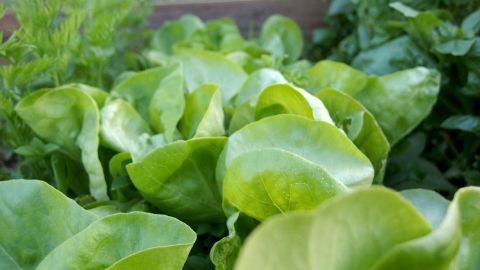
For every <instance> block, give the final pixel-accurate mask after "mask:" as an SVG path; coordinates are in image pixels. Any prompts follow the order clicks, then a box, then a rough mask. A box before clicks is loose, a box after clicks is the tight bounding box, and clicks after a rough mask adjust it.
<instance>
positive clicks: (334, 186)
mask: <svg viewBox="0 0 480 270" xmlns="http://www.w3.org/2000/svg"><path fill="white" fill-rule="evenodd" d="M346 190H347V188H346V186H345V185H343V184H342V183H341V182H339V181H337V180H336V179H334V178H333V177H332V176H330V175H329V174H328V173H327V172H326V171H325V169H323V168H322V167H321V166H320V165H317V164H315V163H314V162H311V161H309V160H306V159H304V158H302V157H300V156H299V155H296V154H292V153H290V152H287V151H285V150H281V149H278V148H265V149H261V150H256V151H249V152H246V153H243V154H241V155H239V156H238V157H237V158H235V159H234V160H233V161H232V163H231V164H230V166H229V167H228V169H227V173H226V175H225V178H224V182H223V196H224V200H226V201H228V203H229V204H231V205H233V206H234V207H236V208H237V209H239V210H240V211H242V212H243V213H245V214H247V215H249V216H251V217H254V218H255V219H258V220H265V219H267V218H268V217H270V216H273V215H276V214H282V213H286V212H289V211H298V210H310V209H313V208H315V207H316V206H317V205H319V204H320V203H322V202H323V201H325V200H326V199H328V198H330V197H333V196H335V195H337V194H339V193H343V192H345V191H346Z"/></svg>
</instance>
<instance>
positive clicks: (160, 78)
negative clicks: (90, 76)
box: [111, 65, 183, 136]
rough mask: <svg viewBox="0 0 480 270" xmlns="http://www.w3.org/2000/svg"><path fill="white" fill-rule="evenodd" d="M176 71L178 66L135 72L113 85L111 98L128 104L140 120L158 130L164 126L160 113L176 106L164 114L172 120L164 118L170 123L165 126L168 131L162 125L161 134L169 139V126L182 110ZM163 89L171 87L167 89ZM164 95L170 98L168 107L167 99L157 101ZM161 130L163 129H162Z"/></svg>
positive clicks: (177, 72)
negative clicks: (138, 114) (139, 116)
mask: <svg viewBox="0 0 480 270" xmlns="http://www.w3.org/2000/svg"><path fill="white" fill-rule="evenodd" d="M179 72H181V71H179V66H178V65H170V66H167V67H159V68H152V69H147V70H145V71H140V72H136V73H135V74H133V75H131V76H130V77H128V78H127V79H125V80H124V81H122V82H121V83H119V84H118V85H117V86H115V88H114V89H113V90H112V93H111V95H112V97H114V98H121V99H124V100H126V101H127V102H128V103H130V105H132V107H133V108H134V109H135V110H136V111H137V112H139V113H140V115H141V116H142V117H143V119H144V120H145V121H147V123H151V125H152V126H153V127H154V128H155V129H156V130H158V131H160V130H159V129H160V127H162V126H163V125H162V124H165V123H164V122H163V121H165V120H166V118H162V114H163V113H166V110H169V109H171V108H172V106H175V105H176V106H178V108H177V109H174V110H173V111H169V112H168V114H171V115H172V118H170V116H169V117H168V121H172V122H168V124H165V125H166V126H167V127H168V128H167V127H165V126H163V128H165V131H167V132H168V133H169V135H168V136H171V135H170V133H172V132H173V131H172V130H171V126H172V125H173V126H174V125H176V122H175V120H176V121H178V119H179V118H180V116H179V114H180V113H179V111H181V110H183V99H182V98H181V94H180V92H182V90H180V89H179V88H178V87H179V86H178V83H180V82H179V81H177V80H180V81H181V80H182V79H181V75H180V74H179ZM179 76H180V77H179ZM164 80H165V82H164ZM164 83H165V84H164ZM166 87H174V88H173V89H168V90H167V89H166ZM166 91H172V93H166ZM157 92H160V93H157ZM157 95H158V96H157ZM166 96H168V97H174V101H173V103H174V104H170V102H172V101H171V100H162V101H161V102H160V100H159V98H162V97H166ZM152 114H153V115H155V116H152V117H155V118H154V119H150V117H151V115H152ZM165 117H167V116H165ZM173 123H174V124H173ZM162 131H164V130H163V129H162Z"/></svg>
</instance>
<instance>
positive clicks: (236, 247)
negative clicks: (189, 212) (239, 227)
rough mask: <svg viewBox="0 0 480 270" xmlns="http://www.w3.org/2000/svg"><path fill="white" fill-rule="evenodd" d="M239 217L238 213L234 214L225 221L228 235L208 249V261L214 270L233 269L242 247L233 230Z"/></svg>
mask: <svg viewBox="0 0 480 270" xmlns="http://www.w3.org/2000/svg"><path fill="white" fill-rule="evenodd" d="M239 216H240V213H239V212H236V213H234V214H233V215H231V216H230V217H229V218H228V219H227V228H228V235H227V236H225V237H223V238H222V239H220V240H219V241H217V242H216V243H215V244H214V245H213V246H212V249H210V260H211V261H212V263H213V264H214V265H215V270H230V269H233V264H234V263H235V259H236V258H237V255H238V251H240V247H241V245H242V240H241V239H240V237H239V235H238V234H237V232H236V229H235V223H236V222H237V221H238V219H239Z"/></svg>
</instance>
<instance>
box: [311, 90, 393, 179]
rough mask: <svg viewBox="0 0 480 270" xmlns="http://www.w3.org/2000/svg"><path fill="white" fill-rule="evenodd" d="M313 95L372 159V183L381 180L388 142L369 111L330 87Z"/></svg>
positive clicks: (388, 146) (388, 147) (338, 125)
mask: <svg viewBox="0 0 480 270" xmlns="http://www.w3.org/2000/svg"><path fill="white" fill-rule="evenodd" d="M317 97H318V98H320V100H322V102H323V104H324V105H325V107H327V109H328V111H329V112H330V116H331V117H332V119H333V121H334V122H335V124H336V125H337V127H339V128H341V129H343V131H345V133H346V134H347V135H348V137H349V138H350V139H351V140H352V141H353V143H354V144H355V145H356V146H357V147H358V149H359V150H360V151H362V152H363V153H364V154H365V155H366V156H367V157H368V158H369V159H370V161H371V162H372V164H373V167H374V168H375V178H374V179H373V183H375V184H380V183H382V181H383V175H384V173H385V166H386V163H387V156H388V152H389V150H390V145H389V143H388V141H387V138H385V135H383V132H382V129H381V128H380V126H379V125H378V124H377V121H375V118H374V117H373V116H372V114H370V112H368V111H367V109H365V108H364V107H363V106H362V105H361V104H360V103H359V102H357V101H356V100H354V99H353V98H352V97H350V96H348V95H346V94H344V93H342V92H339V91H336V90H334V89H324V90H322V91H320V92H319V93H318V94H317Z"/></svg>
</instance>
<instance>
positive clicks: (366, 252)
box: [235, 188, 431, 270]
mask: <svg viewBox="0 0 480 270" xmlns="http://www.w3.org/2000/svg"><path fill="white" fill-rule="evenodd" d="M430 231H431V229H430V227H429V225H428V224H427V223H426V221H425V220H424V219H423V218H422V217H421V216H420V214H419V213H418V212H417V211H416V210H415V209H414V207H413V206H411V205H410V204H408V203H407V202H406V201H405V200H403V199H402V198H401V197H400V196H399V195H397V194H396V193H394V192H392V191H389V190H387V189H385V188H370V189H366V190H358V191H354V192H350V193H347V194H346V195H342V196H339V197H336V198H334V199H331V200H328V201H327V202H325V203H323V204H322V205H321V206H320V207H319V208H318V209H317V210H315V211H312V212H306V213H302V212H300V213H292V214H288V215H287V216H277V217H275V218H272V219H270V220H268V221H266V222H265V223H264V224H262V225H261V226H260V227H259V228H257V229H256V230H255V231H254V232H253V233H252V234H251V235H250V236H249V238H247V241H246V243H245V244H244V246H243V248H242V250H241V251H240V255H239V257H238V260H237V263H236V267H235V269H237V270H243V269H266V270H268V269H276V270H281V269H306V270H307V269H325V270H343V269H345V270H347V269H348V270H350V269H356V270H363V269H370V268H371V267H372V266H373V265H374V264H375V262H376V261H377V260H378V258H380V257H381V256H382V255H384V254H385V253H387V252H388V250H390V249H391V248H393V247H395V246H396V245H398V244H401V243H404V242H406V241H409V240H411V239H415V238H418V237H422V236H424V235H426V234H428V233H429V232H430ZM339 254H344V256H339Z"/></svg>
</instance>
